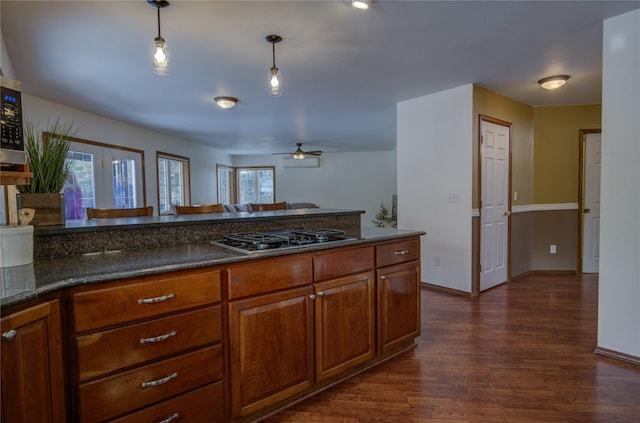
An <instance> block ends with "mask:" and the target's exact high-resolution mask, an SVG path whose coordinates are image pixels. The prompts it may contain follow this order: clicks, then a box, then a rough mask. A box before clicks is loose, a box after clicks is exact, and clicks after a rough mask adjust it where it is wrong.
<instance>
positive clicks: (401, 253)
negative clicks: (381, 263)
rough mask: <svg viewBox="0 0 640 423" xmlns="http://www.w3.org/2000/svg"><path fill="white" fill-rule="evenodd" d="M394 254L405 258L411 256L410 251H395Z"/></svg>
mask: <svg viewBox="0 0 640 423" xmlns="http://www.w3.org/2000/svg"><path fill="white" fill-rule="evenodd" d="M393 254H395V255H396V256H404V255H405V254H409V250H400V251H394V252H393Z"/></svg>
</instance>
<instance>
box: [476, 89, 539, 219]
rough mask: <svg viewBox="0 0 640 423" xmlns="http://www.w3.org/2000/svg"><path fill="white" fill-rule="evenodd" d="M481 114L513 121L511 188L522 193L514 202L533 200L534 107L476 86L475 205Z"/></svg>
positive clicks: (529, 201) (477, 205)
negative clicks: (479, 119) (479, 116)
mask: <svg viewBox="0 0 640 423" xmlns="http://www.w3.org/2000/svg"><path fill="white" fill-rule="evenodd" d="M478 115H485V116H490V117H492V118H496V119H500V120H504V121H507V122H510V123H511V124H512V128H511V130H512V144H511V189H512V191H517V192H518V199H517V200H516V201H513V194H512V197H511V198H512V205H521V204H532V203H533V157H534V156H533V107H531V106H528V105H526V104H524V103H519V102H517V101H515V100H512V99H510V98H508V97H505V96H502V95H500V94H496V93H494V92H492V91H489V90H487V89H485V88H482V87H480V86H477V85H474V86H473V161H472V163H473V173H472V174H473V184H472V187H473V192H472V203H471V204H473V208H478V207H479V204H480V202H479V199H478V154H479V153H478V125H479V121H478Z"/></svg>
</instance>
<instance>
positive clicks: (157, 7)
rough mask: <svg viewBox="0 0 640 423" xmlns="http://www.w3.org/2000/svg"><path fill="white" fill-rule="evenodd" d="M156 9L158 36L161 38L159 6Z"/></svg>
mask: <svg viewBox="0 0 640 423" xmlns="http://www.w3.org/2000/svg"><path fill="white" fill-rule="evenodd" d="M157 9H158V38H162V35H160V7H159V6H158V7H157Z"/></svg>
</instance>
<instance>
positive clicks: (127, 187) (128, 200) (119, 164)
mask: <svg viewBox="0 0 640 423" xmlns="http://www.w3.org/2000/svg"><path fill="white" fill-rule="evenodd" d="M67 162H70V168H69V176H68V178H67V181H66V183H65V186H64V202H65V217H66V219H68V220H77V219H86V217H87V214H86V208H87V207H91V208H93V207H97V208H129V207H143V206H144V205H145V191H144V171H143V165H142V164H143V163H144V152H143V151H141V150H135V149H132V148H126V147H118V146H114V145H110V144H103V143H98V142H95V141H88V140H81V139H78V138H72V142H71V148H70V150H69V152H68V153H67ZM106 163H111V165H110V166H109V165H106Z"/></svg>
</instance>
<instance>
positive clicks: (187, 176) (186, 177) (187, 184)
mask: <svg viewBox="0 0 640 423" xmlns="http://www.w3.org/2000/svg"><path fill="white" fill-rule="evenodd" d="M160 159H166V160H173V161H178V162H181V163H182V165H183V169H184V165H185V164H186V169H187V171H186V172H184V174H183V187H182V191H183V192H184V203H185V204H184V205H185V206H190V205H191V159H190V158H189V157H187V156H180V155H177V154H172V153H167V152H164V151H157V150H156V190H157V196H158V197H157V198H158V216H166V215H171V214H174V211H173V210H169V211H168V212H163V211H162V209H161V208H160ZM169 202H170V203H171V198H170V199H169ZM172 206H173V204H172Z"/></svg>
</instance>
